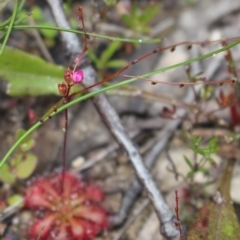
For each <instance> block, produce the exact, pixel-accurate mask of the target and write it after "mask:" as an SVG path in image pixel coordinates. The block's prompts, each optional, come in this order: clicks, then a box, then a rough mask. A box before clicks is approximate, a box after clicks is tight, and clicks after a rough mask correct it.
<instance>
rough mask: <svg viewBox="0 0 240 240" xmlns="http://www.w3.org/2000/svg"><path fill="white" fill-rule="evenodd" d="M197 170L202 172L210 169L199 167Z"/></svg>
mask: <svg viewBox="0 0 240 240" xmlns="http://www.w3.org/2000/svg"><path fill="white" fill-rule="evenodd" d="M198 171H199V172H203V173H209V172H210V169H209V168H199V169H198Z"/></svg>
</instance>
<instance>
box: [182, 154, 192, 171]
mask: <svg viewBox="0 0 240 240" xmlns="http://www.w3.org/2000/svg"><path fill="white" fill-rule="evenodd" d="M183 157H184V160H185V162H186V163H187V165H188V166H189V167H190V169H191V170H194V168H193V165H192V163H191V161H190V160H189V159H188V157H186V156H185V155H184V156H183Z"/></svg>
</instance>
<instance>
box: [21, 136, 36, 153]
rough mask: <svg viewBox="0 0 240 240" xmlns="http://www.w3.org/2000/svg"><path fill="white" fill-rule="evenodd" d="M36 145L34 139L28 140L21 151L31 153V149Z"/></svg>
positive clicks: (22, 145)
mask: <svg viewBox="0 0 240 240" xmlns="http://www.w3.org/2000/svg"><path fill="white" fill-rule="evenodd" d="M34 145H35V141H34V140H33V139H28V140H27V141H24V143H23V144H21V150H22V151H23V152H26V151H29V150H30V149H31V148H33V147H34Z"/></svg>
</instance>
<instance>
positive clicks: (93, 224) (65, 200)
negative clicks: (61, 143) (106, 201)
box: [25, 172, 108, 240]
mask: <svg viewBox="0 0 240 240" xmlns="http://www.w3.org/2000/svg"><path fill="white" fill-rule="evenodd" d="M62 180H63V175H62V173H59V174H57V175H54V176H50V177H44V178H43V177H41V178H39V179H38V180H36V181H35V182H34V183H32V184H31V186H30V187H29V188H28V189H27V190H26V193H25V207H26V208H29V209H35V210H38V212H39V214H40V215H41V216H38V217H37V219H36V220H35V221H34V222H33V223H32V224H31V225H30V227H29V235H30V239H40V240H43V239H44V240H53V239H54V240H55V239H57V240H91V239H93V238H94V237H95V236H96V235H97V234H98V233H100V232H101V231H103V230H105V229H106V228H107V227H108V215H107V212H106V210H105V209H103V208H102V207H101V202H102V200H103V198H104V194H103V192H102V190H101V189H100V188H98V187H96V186H93V185H91V184H87V183H84V182H82V181H81V180H80V179H79V178H78V177H76V176H74V175H72V174H71V173H69V172H65V173H64V186H62Z"/></svg>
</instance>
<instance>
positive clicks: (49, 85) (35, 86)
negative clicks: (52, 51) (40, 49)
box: [0, 47, 65, 96]
mask: <svg viewBox="0 0 240 240" xmlns="http://www.w3.org/2000/svg"><path fill="white" fill-rule="evenodd" d="M64 70H65V69H64V68H63V67H59V66H56V65H54V64H51V63H48V62H46V61H44V60H42V59H41V58H39V57H36V56H33V55H31V54H27V53H25V52H23V51H20V50H17V49H14V48H10V47H5V49H4V51H3V53H2V55H1V56H0V79H1V80H3V81H6V84H7V86H6V89H7V90H6V92H5V93H6V94H8V95H10V96H26V95H28V96H41V95H49V94H55V95H59V92H58V87H57V85H58V83H61V82H62V81H63V74H64Z"/></svg>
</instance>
